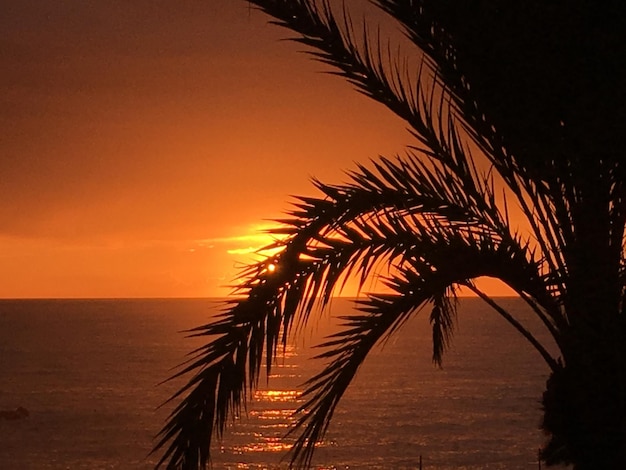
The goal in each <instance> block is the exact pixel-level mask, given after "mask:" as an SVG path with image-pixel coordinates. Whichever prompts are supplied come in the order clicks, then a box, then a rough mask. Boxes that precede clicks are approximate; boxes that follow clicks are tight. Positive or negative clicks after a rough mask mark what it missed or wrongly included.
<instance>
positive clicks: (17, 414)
mask: <svg viewBox="0 0 626 470" xmlns="http://www.w3.org/2000/svg"><path fill="white" fill-rule="evenodd" d="M29 415H30V413H29V412H28V410H27V409H26V408H24V407H23V406H18V407H17V408H16V409H15V410H5V411H0V419H7V420H12V421H13V420H17V419H24V418H28V416H29Z"/></svg>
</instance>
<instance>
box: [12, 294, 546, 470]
mask: <svg viewBox="0 0 626 470" xmlns="http://www.w3.org/2000/svg"><path fill="white" fill-rule="evenodd" d="M499 302H500V303H501V304H502V305H503V306H504V307H505V308H507V309H508V310H509V311H510V312H512V313H515V314H516V315H518V316H519V317H520V318H522V319H523V320H524V321H525V322H526V323H528V324H529V325H530V327H531V329H532V330H533V331H534V332H535V333H536V334H537V336H538V337H539V338H541V339H542V340H544V341H546V342H547V343H549V341H548V340H549V338H548V336H547V334H546V333H545V331H543V330H542V329H541V328H540V325H539V323H538V322H537V321H536V319H534V318H533V317H532V315H531V313H530V312H529V311H527V310H526V309H524V305H523V304H522V303H521V302H520V301H519V300H516V299H499ZM219 307H220V304H219V303H217V302H215V301H213V300H210V299H167V300H157V299H149V300H3V301H0V410H10V409H15V408H17V407H18V406H22V407H25V408H26V409H28V410H29V412H30V416H29V417H28V418H26V419H22V420H14V421H9V420H0V468H1V469H20V470H22V469H23V470H30V469H32V470H52V469H54V470H56V469H59V470H60V469H150V468H153V467H154V464H155V463H156V461H157V460H158V455H150V450H151V448H152V446H153V445H154V443H155V440H154V437H155V435H156V434H157V432H158V431H159V429H160V428H161V426H162V425H163V423H164V422H165V419H166V418H167V415H168V413H169V412H170V411H171V409H172V406H173V404H171V405H166V406H164V407H161V408H158V406H159V405H160V404H161V403H162V402H164V401H165V400H166V399H167V398H168V397H169V396H170V395H171V394H172V393H173V392H174V391H175V390H176V389H177V388H178V387H180V386H181V385H182V382H181V381H174V382H169V383H166V384H162V385H157V384H158V383H160V382H162V381H163V380H164V379H166V378H167V377H169V376H170V375H172V373H173V372H174V371H175V370H176V369H175V366H176V365H177V364H180V363H181V362H182V361H183V360H184V359H185V354H186V353H187V352H189V351H190V350H191V349H192V348H193V347H195V346H197V345H199V344H200V343H199V342H198V340H191V339H186V338H185V335H184V334H182V333H180V332H181V331H182V330H185V329H188V328H191V327H194V326H197V325H200V324H203V323H206V322H207V321H208V320H210V318H211V316H212V315H214V314H215V312H216V311H217V310H218V309H219ZM352 310H353V303H352V302H351V301H349V300H347V299H335V300H334V302H333V308H332V310H331V312H330V314H327V316H325V317H323V318H322V319H321V320H319V321H313V322H312V324H311V328H310V329H309V330H307V331H304V332H302V333H301V334H300V335H299V336H298V338H297V339H296V341H295V342H294V343H293V344H291V345H289V347H288V348H287V349H286V350H285V351H284V352H283V354H282V356H281V357H280V358H279V360H278V363H277V365H276V366H275V367H274V368H273V369H272V371H271V376H270V380H269V381H266V380H265V378H262V380H261V382H260V385H261V387H260V389H259V390H258V391H257V392H256V393H255V394H254V397H253V398H254V400H253V402H252V404H251V405H250V406H249V407H248V408H247V412H246V414H245V415H244V416H242V417H241V418H239V419H237V420H236V421H235V424H234V425H233V426H232V427H231V428H230V429H229V431H228V432H227V433H226V435H225V437H224V439H223V440H222V442H217V443H216V444H215V446H214V448H213V468H215V469H276V468H284V467H286V463H285V461H284V460H283V461H282V463H281V459H282V458H283V457H284V455H285V453H286V451H287V450H288V447H289V442H290V441H288V440H287V441H286V440H284V439H283V436H284V435H285V434H286V432H287V431H288V430H289V428H290V425H291V423H292V419H293V417H292V413H293V411H294V410H295V409H296V408H297V407H298V406H299V404H301V399H300V398H299V393H300V391H301V390H302V387H301V384H302V383H303V382H304V380H306V378H307V377H310V376H311V375H312V374H314V373H315V372H316V371H319V370H320V368H321V366H322V364H321V363H320V362H319V361H314V360H312V359H311V357H312V356H313V353H312V352H311V348H310V346H311V345H313V344H315V343H316V342H319V341H320V339H321V338H322V337H323V336H324V335H326V334H328V333H329V332H331V331H332V330H333V328H334V327H333V325H334V324H335V322H334V320H333V319H332V318H333V316H338V315H345V314H349V313H350V312H351V311H352ZM315 352H319V350H317V351H315ZM431 356H432V346H431V340H430V331H429V324H428V311H426V310H424V311H422V312H421V313H420V314H418V315H417V316H416V317H415V318H414V319H413V320H411V321H409V322H408V323H406V324H405V325H404V326H403V327H402V329H401V330H400V331H399V332H398V333H397V334H396V335H395V336H394V337H392V338H391V339H390V340H388V341H387V342H386V343H385V344H384V346H383V347H382V348H377V349H376V350H375V351H373V353H372V354H371V356H370V357H368V359H367V360H366V362H365V363H364V365H363V366H362V367H361V368H360V369H359V372H358V373H357V376H356V378H355V380H354V382H353V384H352V385H351V386H350V388H349V389H348V391H347V393H346V395H345V396H344V398H343V399H342V401H341V403H340V405H339V406H338V408H337V410H336V413H335V417H334V419H333V422H332V425H331V427H330V429H329V432H328V434H327V436H326V438H325V439H324V441H323V442H322V443H321V445H320V446H319V448H318V449H317V451H316V455H315V458H314V464H315V465H314V468H318V469H322V468H323V469H335V468H336V469H345V468H350V469H359V468H363V469H402V468H404V469H410V468H418V462H419V461H420V458H421V459H422V462H423V468H424V469H508V470H511V469H512V470H515V469H536V468H538V464H537V450H538V448H539V447H540V446H541V444H542V442H543V440H544V439H545V437H544V436H543V435H542V433H541V431H540V430H539V424H540V421H541V405H540V400H541V393H542V391H543V388H544V386H545V381H546V378H547V374H548V369H547V367H546V365H545V364H544V363H543V360H542V359H541V357H540V355H539V354H538V353H537V352H536V351H535V350H534V349H533V348H532V347H531V346H530V345H529V344H528V343H527V342H526V341H525V340H524V339H523V338H522V337H521V336H520V335H519V334H517V333H516V332H515V331H514V330H513V329H512V328H511V327H510V326H508V325H507V324H506V322H505V321H504V320H503V319H502V318H500V317H499V316H498V314H497V313H496V312H495V311H493V310H491V309H490V308H489V307H488V306H486V305H485V304H484V303H482V302H481V301H480V300H479V299H463V300H461V304H460V308H459V318H458V322H457V328H456V334H455V341H454V345H453V347H452V348H451V350H450V351H449V352H448V354H447V355H446V357H445V358H444V363H443V368H441V369H440V368H437V367H436V366H434V365H433V363H432V361H431ZM174 404H175V403H174Z"/></svg>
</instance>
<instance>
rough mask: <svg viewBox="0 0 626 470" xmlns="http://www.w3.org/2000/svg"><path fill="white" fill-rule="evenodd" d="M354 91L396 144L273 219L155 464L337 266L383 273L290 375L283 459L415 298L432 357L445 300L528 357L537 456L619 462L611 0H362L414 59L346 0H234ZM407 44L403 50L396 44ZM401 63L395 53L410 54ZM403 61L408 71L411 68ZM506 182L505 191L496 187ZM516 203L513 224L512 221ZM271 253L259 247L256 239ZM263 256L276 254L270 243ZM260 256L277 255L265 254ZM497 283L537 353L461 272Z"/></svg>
mask: <svg viewBox="0 0 626 470" xmlns="http://www.w3.org/2000/svg"><path fill="white" fill-rule="evenodd" d="M250 3H252V4H254V5H256V6H258V7H259V8H260V9H261V10H262V11H264V12H266V13H267V14H269V15H270V16H272V17H273V18H274V23H276V24H278V25H280V26H283V27H286V28H288V29H290V30H291V31H292V32H294V33H295V34H296V36H295V40H296V41H298V42H299V43H301V44H304V45H305V46H307V47H308V48H309V50H310V51H311V53H312V54H313V55H314V56H315V58H316V59H318V60H320V61H322V62H324V63H325V64H328V65H329V66H330V67H332V69H333V71H334V73H336V74H338V75H340V76H342V77H343V78H345V79H346V80H348V81H349V82H350V83H351V84H353V85H354V86H355V87H356V89H357V90H358V91H360V92H361V93H364V94H365V95H366V96H368V97H370V98H372V99H374V100H376V101H378V102H380V103H381V104H383V105H384V106H386V107H387V108H388V109H390V110H391V111H392V112H394V113H395V114H396V115H398V116H399V117H401V118H402V119H404V120H405V121H406V123H407V125H408V127H409V130H410V131H411V133H412V134H413V136H414V137H415V145H413V146H411V147H409V148H408V149H407V151H406V155H404V156H401V157H395V158H384V157H381V158H380V159H378V160H375V161H372V162H371V164H370V165H369V166H358V167H357V168H356V169H355V170H354V171H352V172H351V173H349V181H348V182H346V183H344V184H337V185H329V184H325V183H322V182H320V181H315V182H314V184H315V186H316V187H317V189H318V190H319V191H320V192H321V196H320V197H318V198H309V197H302V198H300V199H299V200H298V202H297V203H296V204H295V207H294V209H293V210H292V211H291V212H290V213H289V214H288V216H287V217H286V218H285V219H284V220H280V221H277V223H278V226H277V228H276V229H275V230H274V231H273V232H272V233H274V234H275V235H276V236H277V241H276V242H275V243H274V244H273V245H272V246H271V247H268V249H269V248H272V249H274V250H276V251H272V252H266V253H270V254H268V255H267V258H266V259H264V260H263V261H260V262H258V263H254V264H251V265H249V266H248V267H247V268H246V269H245V270H244V271H243V272H242V277H241V283H240V284H239V285H238V286H237V287H236V292H235V293H236V294H238V295H237V296H234V297H233V298H232V299H231V300H229V301H228V303H227V305H226V307H225V309H224V311H223V313H222V315H221V316H220V317H219V318H218V319H217V320H215V321H214V322H212V323H209V324H207V325H204V326H201V327H198V328H197V329H195V330H194V332H193V334H195V335H198V336H206V337H207V338H209V342H208V343H207V344H206V345H205V346H204V347H202V348H200V349H198V350H197V351H196V352H195V353H196V355H195V356H194V358H193V359H192V360H191V361H190V363H189V364H188V365H187V367H186V368H184V370H181V372H180V374H179V375H189V376H190V377H191V378H190V379H189V382H188V384H187V385H186V386H184V387H183V388H182V390H180V392H179V393H178V394H176V395H175V396H174V397H173V399H176V400H180V401H179V404H178V406H177V407H176V408H175V410H174V411H173V413H172V415H171V417H170V419H169V422H168V423H167V424H166V425H165V427H164V428H163V430H162V432H161V435H160V436H161V440H160V442H159V443H158V445H157V449H161V450H163V451H164V452H163V457H162V459H161V462H160V463H159V465H164V464H167V465H168V468H180V469H196V468H203V467H204V466H205V465H206V464H207V462H208V461H209V459H210V444H211V438H212V437H213V435H214V434H217V435H218V436H219V435H221V433H222V432H223V430H224V427H225V425H226V423H227V420H228V418H229V417H230V416H232V415H236V414H237V413H239V411H240V408H241V406H242V404H243V403H244V402H245V400H246V398H247V396H248V395H247V394H248V393H249V391H250V390H251V389H253V388H254V387H255V386H256V384H257V381H258V379H259V374H260V369H261V365H262V363H263V361H265V362H266V364H267V368H268V370H269V369H270V367H271V365H272V363H273V361H274V358H275V356H276V354H277V349H278V347H279V346H280V345H281V344H284V343H285V342H286V341H287V339H288V337H289V335H290V334H291V333H292V332H293V331H294V330H295V329H297V328H296V327H298V328H302V327H304V326H305V325H306V324H307V322H309V321H311V319H312V318H313V317H314V315H315V313H316V312H317V310H316V309H315V306H316V304H317V303H318V302H319V303H321V305H322V307H324V306H327V305H328V303H329V301H330V299H331V297H332V295H333V292H335V289H336V288H337V287H340V286H341V283H342V282H343V280H344V279H345V278H346V277H348V276H356V277H358V279H359V280H360V282H361V285H363V283H364V282H365V280H366V279H368V278H369V277H370V276H371V275H373V274H375V273H381V272H383V270H384V273H385V276H384V284H385V285H386V290H385V291H384V293H372V294H368V295H367V296H365V297H363V298H361V300H359V302H358V313H355V314H354V315H353V316H349V317H346V318H344V324H343V330H342V331H340V332H338V333H336V334H334V335H333V336H331V337H329V338H328V340H327V341H326V343H325V344H324V345H323V346H324V347H325V348H326V349H325V352H324V353H323V354H322V357H323V358H325V359H326V360H327V364H326V366H325V369H324V370H323V371H322V372H321V373H320V374H319V375H317V376H315V377H313V378H311V379H310V380H309V381H308V382H307V384H306V391H305V393H304V397H305V403H304V405H303V406H302V407H301V410H300V411H301V414H300V418H299V420H298V421H297V424H296V431H297V436H298V437H297V440H296V442H295V445H294V447H293V450H292V464H293V465H294V466H298V467H307V466H308V465H309V463H310V462H311V458H312V455H313V451H314V448H315V443H316V442H318V441H320V439H322V437H323V435H324V432H325V431H326V429H327V427H328V425H329V422H330V420H331V418H332V416H333V411H334V409H335V407H336V405H337V403H338V401H339V400H340V399H341V397H342V395H343V393H344V392H345V390H346V388H347V387H348V385H349V384H350V381H351V380H352V378H353V377H354V375H355V373H356V371H357V369H358V367H359V366H360V364H361V363H362V362H363V360H364V359H365V357H366V356H367V355H368V353H369V351H370V350H371V349H372V347H373V346H374V345H375V344H377V343H378V342H380V341H381V340H383V339H385V338H386V337H388V336H389V335H391V334H393V333H394V332H395V331H396V330H397V329H398V328H399V327H400V326H401V325H402V324H403V322H405V321H406V320H407V318H409V317H410V316H411V315H415V314H416V313H417V312H418V311H419V310H420V309H421V308H422V307H424V306H427V307H429V308H430V322H431V325H432V340H433V360H434V361H435V362H436V363H440V362H441V359H442V355H443V353H444V352H445V350H446V347H447V346H448V344H449V342H450V340H451V339H452V333H453V325H454V318H455V315H456V308H455V306H456V304H455V301H454V300H455V295H456V289H457V288H458V287H461V286H462V287H464V288H466V289H469V290H470V291H473V292H474V293H475V294H477V295H478V296H479V297H481V298H482V299H483V300H484V301H485V302H486V304H487V305H488V306H490V307H491V308H493V309H494V311H495V312H496V313H497V314H499V315H501V316H502V317H503V318H504V319H506V321H507V322H508V323H509V324H510V325H511V326H512V327H513V328H514V329H515V330H516V331H517V332H519V333H520V334H521V335H523V336H524V337H525V338H526V339H527V340H528V341H529V342H530V344H531V345H532V346H533V347H534V348H535V349H536V350H537V351H538V352H539V353H540V354H541V356H542V357H543V359H544V360H545V362H546V364H547V365H548V367H549V370H550V377H549V379H548V381H547V385H546V391H545V393H544V396H543V407H544V420H543V423H542V427H543V429H544V430H545V432H546V433H547V435H548V441H547V443H546V445H545V447H544V449H543V452H542V458H543V459H544V460H545V461H546V462H547V463H548V464H553V463H567V462H569V463H573V464H574V468H575V469H576V470H586V469H592V468H593V469H624V468H626V367H625V364H626V362H625V360H624V355H625V354H626V322H625V318H626V312H625V311H624V308H625V303H624V300H625V278H624V273H625V270H624V226H625V221H626V184H625V183H626V161H624V160H622V158H623V157H622V155H621V154H622V152H623V149H624V148H626V145H625V144H626V142H624V140H625V139H626V132H624V129H623V126H624V124H623V123H624V122H626V121H625V118H626V113H625V105H626V100H625V99H624V98H625V96H624V83H626V73H625V62H626V61H624V60H623V56H622V55H621V50H622V49H621V46H622V45H623V44H624V43H625V41H624V39H626V38H624V33H623V31H625V30H626V28H624V24H623V23H624V21H623V16H622V15H621V14H620V11H619V8H620V6H619V4H618V3H617V2H611V1H609V2H605V3H602V5H599V4H593V3H592V2H591V1H581V0H576V1H569V2H564V1H558V0H554V1H546V0H526V1H524V2H510V1H505V0H488V1H487V0H472V1H467V2H453V1H451V0H372V3H373V4H374V5H375V6H377V7H378V8H380V9H381V10H382V11H384V12H386V13H387V14H388V15H389V16H390V17H391V18H392V19H394V20H395V21H397V22H398V23H399V24H400V25H401V27H402V29H403V31H404V33H405V36H406V38H408V40H409V41H410V42H411V43H412V45H414V46H416V47H417V49H416V51H415V55H414V56H412V57H417V62H416V64H411V62H410V60H408V59H407V58H406V57H403V56H401V55H400V54H399V53H392V52H390V51H391V47H388V45H387V44H386V43H384V42H382V41H381V39H380V37H379V36H374V37H375V39H372V34H371V33H370V31H369V30H368V28H367V27H363V28H361V27H360V26H359V28H358V32H357V28H355V27H354V24H353V22H352V21H351V19H350V16H349V14H348V11H347V8H345V7H344V9H343V10H337V9H335V10H333V8H332V7H331V5H329V4H328V3H326V2H316V1H315V0H250ZM403 50H406V49H403ZM409 59H410V57H409ZM413 65H415V66H413ZM501 194H502V195H501ZM513 206H517V207H518V208H519V210H520V211H521V213H522V214H523V216H524V219H525V221H526V224H527V228H525V227H524V226H522V227H521V228H519V229H516V228H514V227H513V224H512V223H511V220H510V217H509V207H511V208H512V207H513ZM271 253H274V254H271ZM276 253H277V254H276ZM270 264H272V265H274V266H275V267H276V269H271V270H270V269H268V266H269V265H270ZM482 276H489V277H492V278H497V279H499V280H501V281H502V282H504V283H505V284H506V285H508V286H509V287H510V288H511V289H513V290H514V291H515V292H516V293H517V294H518V295H519V296H520V297H521V299H523V300H524V301H525V302H526V303H527V304H528V305H529V307H530V308H531V309H532V311H533V312H534V314H535V315H536V316H537V317H538V318H539V319H540V320H541V322H542V323H543V325H544V326H545V328H546V330H547V331H548V332H549V333H550V336H551V338H552V339H553V340H554V343H555V344H556V346H557V349H558V356H554V355H552V354H550V352H549V351H548V348H547V347H546V345H544V344H542V343H541V342H540V341H538V340H537V338H536V337H534V336H533V335H532V334H531V333H530V332H529V331H528V330H527V329H526V328H525V327H524V325H523V324H522V323H520V321H519V320H518V319H516V318H515V316H514V315H513V314H511V313H510V312H508V311H507V310H506V309H504V308H502V307H501V306H500V305H498V303H497V302H496V301H495V300H494V299H492V298H490V297H489V296H488V295H486V294H485V293H484V292H482V291H481V290H480V289H479V288H478V287H477V285H476V283H475V280H476V279H477V278H479V277H482Z"/></svg>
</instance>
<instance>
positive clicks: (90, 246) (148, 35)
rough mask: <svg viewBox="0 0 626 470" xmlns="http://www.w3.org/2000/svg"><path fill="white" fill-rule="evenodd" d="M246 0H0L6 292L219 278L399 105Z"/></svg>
mask: <svg viewBox="0 0 626 470" xmlns="http://www.w3.org/2000/svg"><path fill="white" fill-rule="evenodd" d="M266 21H267V18H266V17H265V16H263V15H262V14H261V13H259V12H255V11H248V7H247V4H246V3H245V1H243V0H241V1H239V0H210V1H183V2H169V1H165V0H161V1H154V0H151V1H147V0H134V1H133V2H127V1H121V0H120V1H111V2H98V1H95V0H86V1H80V2H79V1H74V2H57V1H53V0H42V1H41V2H37V4H35V3H34V2H6V4H5V5H3V13H2V15H0V30H2V31H3V33H2V39H0V44H1V45H0V67H1V69H2V71H3V72H2V74H0V103H1V104H2V106H1V107H0V129H1V130H0V175H1V177H0V200H1V201H2V204H0V297H1V298H16V297H176V296H182V297H188V296H194V297H195V296H221V295H225V294H227V293H228V292H229V290H228V289H227V288H225V287H224V286H225V285H227V284H228V283H229V281H230V280H231V279H232V278H233V276H234V275H235V274H236V273H237V269H236V265H237V263H239V262H242V261H245V260H247V259H250V258H249V256H250V255H249V254H246V253H245V252H246V251H247V250H248V249H249V248H251V247H252V248H254V247H258V246H260V245H262V244H263V243H264V241H265V240H263V239H259V237H258V236H255V233H257V231H258V229H259V228H261V227H263V224H264V223H265V222H264V220H266V219H270V218H273V217H278V216H280V214H281V212H283V211H284V210H286V209H288V207H289V206H288V201H289V195H292V194H315V192H314V191H313V189H312V187H311V185H310V184H309V178H310V177H311V176H316V177H319V178H321V179H323V180H325V181H331V182H339V181H341V180H344V179H345V178H344V177H343V175H342V171H344V170H346V169H350V168H352V167H353V162H354V161H360V162H365V161H366V160H367V159H368V158H371V157H376V156H377V155H379V154H383V155H389V156H390V155H393V154H395V153H401V152H402V150H403V148H404V147H405V146H406V145H407V144H410V143H411V142H412V141H411V139H410V137H409V135H408V133H407V132H406V131H405V130H404V125H403V123H402V122H401V121H399V120H398V119H397V118H395V117H394V116H393V115H391V114H390V113H389V112H388V111H386V110H385V109H384V108H383V107H382V106H380V105H377V104H375V103H373V102H371V101H369V100H368V99H366V98H364V97H362V96H360V95H359V94H358V93H356V92H354V91H352V90H351V89H350V86H349V85H347V84H346V83H344V82H343V81H342V80H341V79H338V78H336V77H332V76H329V75H326V74H322V73H319V72H320V71H321V70H324V68H323V66H322V65H320V64H318V63H315V62H313V61H311V60H310V59H308V58H307V57H306V56H305V55H303V54H298V53H296V52H295V51H297V50H299V49H300V48H299V47H298V46H297V45H295V44H293V43H289V42H286V41H279V39H281V38H284V37H285V35H286V34H287V33H286V31H284V30H281V29H279V28H276V27H274V26H270V25H267V24H266Z"/></svg>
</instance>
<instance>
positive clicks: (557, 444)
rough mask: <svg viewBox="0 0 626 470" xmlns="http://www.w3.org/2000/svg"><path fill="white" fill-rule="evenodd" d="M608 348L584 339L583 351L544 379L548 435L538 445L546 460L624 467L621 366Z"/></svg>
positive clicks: (577, 468) (609, 469) (579, 469)
mask: <svg viewBox="0 0 626 470" xmlns="http://www.w3.org/2000/svg"><path fill="white" fill-rule="evenodd" d="M606 343H611V341H610V340H609V341H607V342H606ZM606 343H605V345H606ZM609 349H610V347H603V346H601V345H598V344H596V345H594V347H593V348H592V347H590V346H589V345H585V348H584V350H586V351H587V354H584V355H581V357H580V358H579V360H578V361H576V362H575V363H570V364H568V365H567V366H566V367H563V368H561V369H559V370H557V371H555V372H554V373H553V374H552V375H551V376H550V378H549V379H548V382H547V388H546V391H545V393H544V395H543V407H544V421H543V424H542V427H543V429H544V430H545V431H546V432H547V433H549V435H550V440H549V442H548V443H547V444H546V446H545V447H544V449H543V451H542V457H543V459H544V460H545V461H546V463H547V464H548V465H551V464H557V463H573V464H574V470H618V469H625V468H626V415H625V414H624V409H623V401H624V396H623V391H622V390H623V389H622V384H621V383H620V382H621V377H622V376H623V370H621V369H622V368H623V366H622V365H621V364H620V363H618V362H616V361H615V357H614V356H612V355H611V354H610V351H609ZM590 351H593V353H591V352H590Z"/></svg>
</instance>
